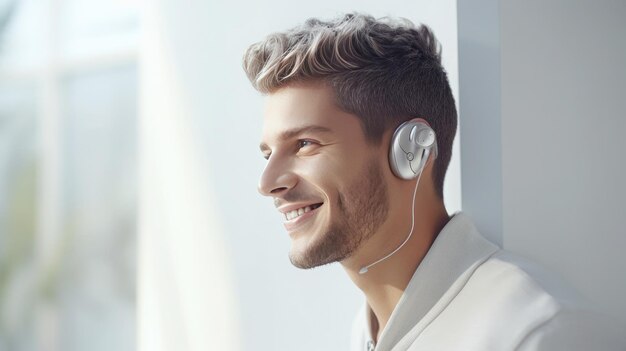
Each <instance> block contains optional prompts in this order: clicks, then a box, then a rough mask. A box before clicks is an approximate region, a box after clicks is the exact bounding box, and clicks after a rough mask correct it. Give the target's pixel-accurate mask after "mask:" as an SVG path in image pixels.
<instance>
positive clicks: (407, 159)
mask: <svg viewBox="0 0 626 351" xmlns="http://www.w3.org/2000/svg"><path fill="white" fill-rule="evenodd" d="M431 150H432V152H433V154H434V157H437V138H436V136H435V131H434V130H433V129H432V128H430V127H429V126H428V124H426V123H424V122H422V121H419V120H417V121H416V120H411V121H406V122H404V123H402V124H401V125H400V126H399V127H398V128H397V129H396V131H395V132H394V133H393V137H392V138H391V144H390V147H389V165H390V166H391V170H392V171H393V173H394V174H395V175H396V176H398V177H399V178H402V179H407V180H409V179H414V178H416V177H417V176H418V175H419V174H420V173H421V172H422V170H423V169H424V166H425V165H426V162H427V161H428V156H430V154H431Z"/></svg>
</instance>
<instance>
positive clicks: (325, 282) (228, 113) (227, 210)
mask: <svg viewBox="0 0 626 351" xmlns="http://www.w3.org/2000/svg"><path fill="white" fill-rule="evenodd" d="M152 6H153V7H154V9H156V10H157V11H158V13H159V14H160V17H158V18H152V20H154V21H156V22H154V23H152V24H151V25H152V26H154V27H151V29H150V28H148V29H146V31H150V30H153V31H154V30H156V32H152V33H151V35H153V39H156V38H162V40H163V41H162V42H161V43H160V44H159V46H160V47H159V49H158V50H157V51H155V50H154V48H147V49H146V48H144V49H146V50H147V51H143V53H142V54H143V55H144V57H143V59H142V63H143V64H146V65H148V66H149V67H152V69H146V70H145V71H144V81H143V84H144V86H143V88H144V89H146V92H144V108H146V111H144V113H143V124H142V128H144V132H143V133H148V134H147V135H144V144H143V149H142V150H144V152H145V154H144V157H146V160H145V162H146V164H144V165H143V166H142V169H143V172H144V175H143V178H142V186H144V189H143V194H144V195H143V197H142V201H143V204H142V206H144V209H143V210H142V214H143V217H142V218H143V219H142V223H143V224H144V227H143V229H142V238H143V239H145V240H149V242H151V243H152V244H151V245H150V246H144V247H142V249H141V250H142V257H143V259H144V261H142V262H141V264H142V265H146V266H143V267H144V268H145V267H148V268H149V269H148V270H147V273H148V276H147V277H142V278H141V279H142V282H141V283H140V287H142V288H143V293H144V294H147V296H148V297H149V300H148V301H144V302H141V303H142V306H143V308H142V309H141V312H140V313H141V316H140V318H141V320H142V323H144V327H142V328H141V330H142V334H141V335H140V338H141V340H142V341H143V345H142V348H141V349H142V350H151V351H152V350H159V349H160V348H159V347H165V349H167V344H163V343H161V341H162V340H163V339H164V338H165V339H169V340H180V339H181V338H185V335H184V328H189V327H192V325H191V324H190V323H199V324H198V325H196V326H195V327H199V328H201V329H204V330H205V332H206V333H209V335H213V334H214V333H213V331H212V330H211V329H210V328H209V327H208V325H211V324H210V323H214V322H216V321H221V320H222V318H224V317H226V316H224V315H222V314H223V313H226V314H228V313H230V312H229V311H238V312H234V313H236V315H235V316H234V317H236V318H235V320H237V321H239V324H236V323H234V324H232V325H231V326H232V328H236V329H235V330H228V328H226V327H224V328H223V331H224V333H229V334H228V335H234V336H236V337H237V339H238V340H239V341H240V345H239V346H240V347H241V350H272V351H274V350H290V351H291V350H300V351H307V350H345V349H347V348H348V345H349V335H350V327H351V322H352V319H353V317H354V313H355V312H356V310H357V308H358V306H359V305H360V304H361V302H362V297H361V293H360V292H359V291H358V290H357V289H356V288H355V287H354V286H353V285H352V283H351V282H350V281H349V279H348V277H347V276H346V275H345V274H344V273H343V271H342V269H341V268H340V266H338V265H332V266H329V267H326V268H321V269H316V270H312V271H301V270H297V269H295V268H293V267H292V266H291V264H290V263H289V260H288V258H287V250H288V247H289V241H288V240H289V239H288V236H287V235H286V233H285V232H284V229H283V228H282V226H281V221H280V216H279V215H278V213H277V212H276V210H275V209H274V207H273V205H272V202H271V200H270V199H266V198H263V197H261V196H260V195H259V194H258V193H257V191H256V184H257V181H258V177H259V175H260V173H261V171H262V169H263V167H264V162H265V161H264V160H263V158H262V157H261V153H260V152H259V151H258V143H259V141H260V140H259V139H260V132H261V114H262V105H263V99H262V96H260V94H258V93H257V92H256V91H254V90H253V89H252V87H251V86H250V84H249V82H248V81H247V79H246V77H245V74H244V72H243V70H242V68H241V59H242V55H243V52H244V50H245V49H246V48H247V46H248V45H250V44H252V43H254V42H256V41H259V40H261V39H263V37H264V36H265V35H267V34H269V33H271V32H273V31H279V30H285V29H288V28H291V27H293V26H295V25H297V24H299V23H301V22H302V21H304V20H305V19H306V18H309V17H324V18H328V17H334V16H336V15H338V14H341V13H344V12H349V11H355V10H359V11H363V12H367V13H371V14H373V15H374V16H377V17H379V16H384V15H394V16H403V17H407V18H409V19H411V20H413V21H415V22H422V21H423V22H425V23H427V24H429V25H430V26H431V27H432V28H433V29H434V31H435V34H436V35H437V36H438V38H439V39H440V41H441V42H442V43H443V49H444V51H443V52H444V55H443V56H444V65H445V66H446V68H447V69H448V72H449V77H450V81H451V85H452V89H453V91H454V92H456V91H457V83H456V82H457V68H456V67H457V62H456V56H457V54H456V3H455V1H450V0H448V1H434V0H431V1H420V2H414V3H407V2H404V1H399V0H394V1H386V2H384V3H383V2H379V1H373V0H368V1H362V2H356V1H351V2H347V1H346V2H340V1H339V2H338V1H330V0H323V1H316V2H304V3H298V4H297V5H294V3H293V2H291V1H286V0H284V1H276V0H272V1H264V2H248V3H239V2H220V3H218V2H211V1H193V2H189V3H186V4H185V6H181V4H180V2H176V1H157V0H154V1H152V2H151V4H150V6H148V8H150V7H152ZM146 27H149V25H148V24H146ZM159 64H166V65H168V67H170V68H171V69H172V72H173V73H172V72H168V74H174V75H175V79H174V80H170V78H167V79H165V80H163V81H162V80H152V79H153V78H150V77H151V76H152V75H155V74H163V73H159V72H157V71H155V70H154V69H155V67H156V66H155V65H159ZM169 83H172V84H171V85H168V84H169ZM174 83H175V84H174ZM159 90H160V91H159ZM155 91H159V92H155ZM170 100H175V103H174V102H172V101H170ZM155 106H161V107H163V108H158V107H155ZM148 109H149V112H147V111H148ZM156 116H162V117H167V118H169V119H172V121H175V124H170V123H173V122H168V124H162V125H160V126H156V128H159V133H161V132H162V133H164V134H162V136H163V137H164V138H165V139H159V138H156V139H150V138H154V137H155V135H153V136H151V134H152V133H153V132H155V131H154V130H152V131H151V129H152V128H153V127H152V124H153V123H156V124H161V123H162V122H160V121H157V117H156ZM159 118H161V117H159ZM180 128H182V129H180ZM181 130H183V131H184V133H183V134H177V133H179V131H181ZM181 133H182V132H181ZM167 150H173V151H168V152H167V153H166V154H165V155H163V156H161V155H160V152H165V151H167ZM188 153H192V154H194V155H193V157H196V158H193V157H192V156H190V155H189V154H188ZM178 158H182V160H178ZM153 167H158V169H156V168H153ZM199 168H204V169H206V170H208V173H207V174H205V173H202V172H200V173H197V172H199V170H198V169H199ZM459 169H460V167H459V158H458V150H457V152H456V154H455V155H454V156H453V160H452V165H451V167H450V171H449V177H448V178H447V182H446V191H445V196H446V202H447V204H448V208H449V210H451V211H456V210H458V209H459V208H460V174H459ZM157 170H158V171H159V172H165V171H166V170H169V171H168V172H171V173H170V176H171V177H168V178H165V177H156V176H154V173H153V172H155V171H157ZM189 172H192V173H189ZM147 182H148V183H147ZM170 182H174V184H173V185H172V184H171V183H170ZM168 183H170V184H168ZM170 186H172V188H171V189H170V191H179V190H181V191H185V192H187V191H192V190H193V189H197V194H198V195H197V196H198V197H199V198H200V199H202V200H203V201H199V200H198V199H196V200H198V202H194V203H186V202H185V201H186V200H187V199H186V198H184V197H179V198H176V197H171V198H165V197H161V198H158V197H155V196H156V195H151V193H153V192H155V191H156V190H157V189H162V188H164V187H165V188H168V189H169V187H170ZM209 194H212V196H211V197H210V198H204V197H205V196H208V195H209ZM155 201H156V203H155ZM159 201H161V202H163V201H166V202H165V203H159ZM196 205H198V206H209V205H210V207H200V208H198V209H195V210H194V211H196V212H194V214H193V215H185V216H183V215H182V214H184V213H185V211H184V209H186V208H190V207H191V206H196ZM146 206H147V207H146ZM157 207H159V208H160V210H157ZM169 211H174V212H175V213H179V214H181V217H179V218H177V219H176V220H177V221H182V222H173V221H170V222H168V226H167V227H166V226H156V227H155V225H154V224H153V225H152V226H151V227H150V230H148V229H147V228H148V227H147V225H149V223H152V222H154V223H159V221H163V220H165V219H163V218H161V217H163V216H164V215H165V214H167V213H168V212H169ZM205 218H208V219H205ZM217 220H219V222H220V223H219V225H216V224H215V223H214V221H217ZM196 221H199V223H200V226H198V225H197V223H195V222H196ZM181 226H182V227H181ZM157 227H158V228H157ZM183 228H189V229H191V228H194V230H195V231H196V233H197V236H196V237H195V238H196V239H197V240H198V241H197V242H196V246H195V247H194V248H193V249H194V250H200V251H201V252H205V251H207V250H208V248H205V247H204V245H208V244H210V242H211V241H215V242H217V243H219V246H217V247H214V248H212V250H213V251H217V253H219V255H217V256H215V257H212V258H211V259H210V261H211V262H213V264H214V265H213V266H211V267H208V266H207V265H206V262H207V260H209V259H208V258H206V257H203V256H199V257H197V259H198V260H200V261H199V264H198V265H197V266H196V267H191V266H190V265H189V264H190V263H191V262H190V261H184V262H183V263H180V264H177V263H176V261H175V260H173V258H170V261H169V263H168V262H165V261H163V262H157V261H162V260H160V258H159V257H161V256H160V255H166V256H167V255H169V254H168V253H172V252H175V251H177V250H179V247H178V246H179V245H187V244H189V243H190V242H187V241H185V240H186V239H184V240H183V241H182V242H181V243H179V242H178V241H177V240H175V239H174V238H176V237H183V238H184V237H186V235H188V234H187V233H186V232H185V230H184V229H183ZM152 230H156V231H157V232H158V233H159V234H158V235H157V234H156V232H155V233H152ZM148 233H150V235H152V236H151V237H148ZM205 236H206V237H208V238H209V239H206V238H205ZM148 238H150V239H148ZM170 239H171V241H170ZM207 240H208V241H207ZM152 245H158V246H159V247H158V250H161V251H160V252H159V251H155V250H157V247H155V246H152ZM187 249H192V248H191V247H187ZM180 252H181V253H182V252H184V250H182V251H180ZM175 257H179V256H175ZM181 259H183V258H181ZM220 260H223V261H220ZM158 267H162V268H167V269H168V270H166V271H165V272H161V271H154V270H155V269H157V268H158ZM209 268H212V270H209ZM223 268H224V269H223ZM230 268H232V272H231V271H229V269H230ZM185 269H191V270H192V271H193V272H194V273H195V274H196V277H197V278H198V279H200V283H198V286H199V287H200V288H201V289H206V288H207V286H204V285H203V283H202V282H203V279H206V277H207V276H209V275H211V274H218V275H219V277H222V278H223V277H230V278H231V279H232V285H230V282H223V283H213V284H211V285H210V286H208V288H209V290H208V291H207V293H206V294H204V295H202V294H196V296H195V297H193V298H197V299H199V300H191V301H187V300H185V298H187V297H186V296H183V295H178V297H179V298H180V299H182V300H178V302H179V303H182V304H185V303H191V304H193V303H194V301H197V302H198V303H199V304H200V305H201V306H203V307H206V306H210V305H211V304H214V303H218V302H221V300H220V299H221V298H222V297H224V296H229V297H230V298H232V300H229V301H231V302H235V303H236V305H235V306H226V307H225V308H223V309H215V310H213V311H210V312H209V313H208V314H206V315H204V316H201V313H202V312H190V313H191V314H190V315H185V314H181V313H180V310H181V309H182V307H180V306H172V305H171V304H166V305H164V304H163V302H165V301H170V302H173V301H174V300H172V299H175V297H173V296H165V295H159V294H157V293H156V289H157V288H158V287H163V286H169V285H170V284H175V283H176V281H172V280H171V279H172V278H173V277H174V276H176V275H177V274H183V273H184V274H190V273H189V272H183V271H182V270H185ZM178 283H181V282H180V281H179V282H178ZM182 284H184V285H181V286H179V287H178V288H177V289H179V290H180V291H181V293H182V292H183V291H185V290H186V289H194V288H196V285H194V284H192V283H191V282H182ZM185 284H188V285H185ZM172 289H173V288H172ZM231 289H232V290H231ZM202 291H205V290H202ZM231 292H232V293H231ZM181 293H179V294H181ZM231 307H232V309H231ZM161 310H167V311H165V312H169V313H168V314H165V315H162V316H159V315H158V314H159V313H161ZM191 315H193V316H196V317H197V319H191V317H190V316H191ZM163 316H167V318H168V319H166V318H163ZM152 318H157V319H158V318H160V321H158V322H152V321H151V319H152ZM155 323H156V324H155ZM158 323H162V324H161V327H159V326H158ZM146 325H148V326H146ZM166 325H171V326H172V328H173V329H172V330H170V329H168V328H165V327H164V326H166ZM153 333H157V334H158V333H161V334H158V338H157V337H155V338H154V339H150V336H151V335H153ZM159 338H161V339H159ZM203 340H204V339H202V340H200V341H197V343H194V342H195V341H194V340H192V339H191V338H187V341H186V342H187V343H186V344H180V343H176V344H175V345H176V348H169V349H176V350H192V349H193V350H195V349H198V348H199V347H202V345H203V344H202V343H203V342H204V341H203ZM159 345H161V346H159ZM163 345H165V346H163ZM231 346H232V345H231ZM153 347H155V348H153ZM232 347H236V346H232ZM205 349H206V348H205ZM208 349H221V350H231V349H232V348H217V347H216V346H215V345H211V346H210V347H209V348H208Z"/></svg>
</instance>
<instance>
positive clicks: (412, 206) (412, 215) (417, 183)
mask: <svg viewBox="0 0 626 351" xmlns="http://www.w3.org/2000/svg"><path fill="white" fill-rule="evenodd" d="M427 159H428V158H427ZM423 171H424V167H422V170H421V171H420V174H419V175H418V176H417V182H415V190H413V202H412V203H411V230H409V234H408V236H407V237H406V239H404V242H403V243H402V244H400V246H398V247H397V248H396V249H395V250H393V252H392V253H390V254H389V255H387V256H385V257H383V258H381V259H380V260H378V261H376V262H374V263H370V264H369V265H367V266H365V267H363V268H361V269H360V270H359V274H364V273H367V271H368V270H369V269H370V267H372V266H373V265H375V264H378V263H380V262H382V261H384V260H386V259H388V258H389V257H391V256H392V255H393V254H395V253H396V252H398V250H400V249H401V248H402V247H403V246H404V244H406V243H407V242H408V241H409V239H410V238H411V235H413V228H414V226H415V195H416V194H417V186H418V185H419V183H420V179H421V178H422V172H423Z"/></svg>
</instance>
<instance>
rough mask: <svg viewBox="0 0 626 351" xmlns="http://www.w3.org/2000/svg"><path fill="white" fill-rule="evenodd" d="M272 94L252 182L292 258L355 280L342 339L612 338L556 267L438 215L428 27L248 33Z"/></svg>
mask: <svg viewBox="0 0 626 351" xmlns="http://www.w3.org/2000/svg"><path fill="white" fill-rule="evenodd" d="M244 69H245V71H246V73H247V75H248V78H249V79H250V81H251V82H252V85H253V86H254V87H255V88H256V89H257V90H259V91H260V92H262V93H264V94H266V95H267V101H266V109H265V112H264V127H263V132H262V142H261V145H260V148H261V151H262V153H263V155H264V157H265V158H266V159H267V165H266V168H265V170H264V171H263V174H262V175H261V179H260V182H259V191H260V192H261V194H263V195H265V196H268V197H270V198H272V199H273V201H274V205H275V206H276V208H277V209H278V211H279V212H280V213H282V215H283V218H284V227H285V230H286V231H287V232H288V233H289V236H290V238H291V242H292V245H291V249H290V252H289V257H290V260H291V262H292V263H293V264H294V265H295V266H297V267H300V268H312V267H317V266H320V265H324V264H329V263H333V262H339V263H340V264H341V265H342V266H343V267H344V269H345V271H346V272H347V274H348V276H349V277H350V279H351V280H352V281H353V282H354V283H355V284H356V285H357V286H358V287H359V288H360V289H361V290H362V291H363V293H364V295H365V300H366V301H365V305H364V308H363V309H362V311H361V312H360V313H359V314H358V315H357V318H356V320H355V324H354V328H353V335H352V349H353V350H355V351H356V350H374V349H376V350H396V351H399V350H578V349H580V350H589V349H595V350H598V349H607V350H609V349H615V350H618V349H621V347H618V346H613V345H617V344H615V343H614V342H615V339H613V337H612V336H611V335H612V334H610V333H609V332H606V330H607V328H605V327H603V326H602V327H601V325H604V324H602V323H600V322H599V320H598V319H596V318H595V317H593V315H592V314H588V313H585V312H583V311H582V309H580V308H577V307H576V306H577V305H575V304H572V303H571V301H574V300H573V298H572V295H570V294H568V293H567V292H566V291H565V290H563V289H561V288H560V287H553V285H554V284H552V279H548V278H546V277H547V275H546V274H544V273H542V272H541V271H540V270H538V269H536V268H534V266H532V265H530V264H528V263H526V262H524V261H523V260H520V259H518V258H516V257H515V256H513V255H511V254H510V253H507V252H505V251H503V250H501V249H500V248H498V247H497V246H496V245H494V244H492V243H491V242H489V241H488V240H486V239H485V238H483V237H482V236H481V235H480V234H479V232H478V230H477V229H476V228H475V227H474V225H473V224H472V222H471V220H470V218H468V216H467V215H465V214H463V213H456V214H454V215H452V216H450V215H449V214H448V212H447V211H446V208H445V206H444V201H443V184H444V177H445V173H446V169H447V167H448V164H449V162H450V157H451V150H452V142H453V139H454V135H455V132H456V126H457V114H456V108H455V102H454V98H453V96H452V92H451V90H450V86H449V84H448V79H447V75H446V72H445V70H444V69H443V67H442V65H441V55H440V49H439V45H438V43H437V40H436V39H435V37H434V35H433V33H432V32H431V31H430V30H429V29H428V27H426V26H419V27H416V26H414V25H413V24H412V23H411V22H409V21H407V20H399V19H378V20H377V19H374V18H373V17H371V16H365V15H360V14H348V15H345V16H343V17H340V18H337V19H334V20H331V21H320V20H318V19H310V20H308V21H307V22H306V23H304V24H303V25H302V26H299V27H296V28H294V29H292V30H289V31H286V32H283V33H275V34H272V35H270V36H268V37H267V38H266V39H265V40H263V41H261V42H259V43H256V44H254V45H252V46H251V47H250V48H249V49H248V51H247V52H246V54H245V56H244Z"/></svg>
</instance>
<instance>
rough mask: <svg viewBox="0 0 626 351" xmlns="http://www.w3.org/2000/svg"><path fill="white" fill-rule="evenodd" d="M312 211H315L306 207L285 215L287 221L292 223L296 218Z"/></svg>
mask: <svg viewBox="0 0 626 351" xmlns="http://www.w3.org/2000/svg"><path fill="white" fill-rule="evenodd" d="M311 210H313V209H312V208H311V206H305V207H301V208H299V209H297V210H293V211H289V212H287V213H285V220H287V221H290V220H292V219H294V218H297V217H300V216H302V215H303V214H305V213H307V212H309V211H311Z"/></svg>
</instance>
